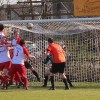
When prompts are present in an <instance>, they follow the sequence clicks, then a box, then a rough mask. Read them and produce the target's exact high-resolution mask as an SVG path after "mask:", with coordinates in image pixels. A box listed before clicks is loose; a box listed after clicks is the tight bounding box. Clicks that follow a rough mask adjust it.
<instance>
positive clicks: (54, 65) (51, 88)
mask: <svg viewBox="0 0 100 100" xmlns="http://www.w3.org/2000/svg"><path fill="white" fill-rule="evenodd" d="M57 72H58V68H57V64H56V63H53V64H52V69H51V71H50V81H51V87H50V90H55V84H54V74H56V73H57Z"/></svg>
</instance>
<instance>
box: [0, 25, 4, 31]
mask: <svg viewBox="0 0 100 100" xmlns="http://www.w3.org/2000/svg"><path fill="white" fill-rule="evenodd" d="M3 29H4V25H3V24H1V23H0V31H3Z"/></svg>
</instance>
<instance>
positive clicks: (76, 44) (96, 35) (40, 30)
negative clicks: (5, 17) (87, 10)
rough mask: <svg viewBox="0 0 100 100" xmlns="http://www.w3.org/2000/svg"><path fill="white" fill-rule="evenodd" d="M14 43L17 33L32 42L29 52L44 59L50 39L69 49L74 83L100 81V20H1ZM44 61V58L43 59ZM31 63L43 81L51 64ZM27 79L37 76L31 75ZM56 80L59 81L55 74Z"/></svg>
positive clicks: (68, 55) (37, 57) (69, 61)
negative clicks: (14, 33) (13, 37)
mask: <svg viewBox="0 0 100 100" xmlns="http://www.w3.org/2000/svg"><path fill="white" fill-rule="evenodd" d="M0 23H3V24H4V25H5V30H7V33H8V38H9V40H11V37H12V35H13V32H14V30H18V31H19V33H20V35H21V37H22V38H24V39H25V40H26V41H29V42H31V44H30V45H29V48H28V49H29V50H30V51H31V53H32V54H33V55H35V56H36V59H37V61H38V59H40V58H42V57H43V56H44V54H45V51H46V48H47V46H48V43H47V39H48V37H53V38H54V40H55V42H56V43H59V44H60V45H61V46H63V45H65V46H66V55H67V60H66V69H65V73H66V74H67V75H69V77H70V79H71V81H72V82H100V18H99V17H97V18H68V19H49V20H12V21H0ZM42 59H43V58H42ZM37 61H35V62H31V63H32V65H34V66H35V68H36V69H37V71H38V73H39V75H40V76H41V78H42V79H43V78H44V74H45V71H46V69H47V68H48V66H50V65H49V64H47V65H44V64H43V63H42V61H40V62H37ZM28 77H34V76H32V74H31V73H29V74H28ZM55 80H56V81H60V80H61V79H60V77H59V75H56V78H55Z"/></svg>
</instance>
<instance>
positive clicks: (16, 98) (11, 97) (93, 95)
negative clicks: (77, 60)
mask: <svg viewBox="0 0 100 100" xmlns="http://www.w3.org/2000/svg"><path fill="white" fill-rule="evenodd" d="M35 84H36V83H35ZM74 86H75V87H73V88H71V90H64V86H56V90H48V88H42V87H41V86H35V85H32V84H31V87H30V89H29V90H24V89H22V88H21V89H17V88H16V87H15V86H12V87H10V88H9V89H8V90H0V100H100V83H82V84H79V83H78V84H76V83H75V84H74Z"/></svg>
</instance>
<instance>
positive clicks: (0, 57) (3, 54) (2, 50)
mask: <svg viewBox="0 0 100 100" xmlns="http://www.w3.org/2000/svg"><path fill="white" fill-rule="evenodd" d="M7 61H10V54H9V50H8V49H7V47H5V46H1V47H0V63H4V62H7Z"/></svg>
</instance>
